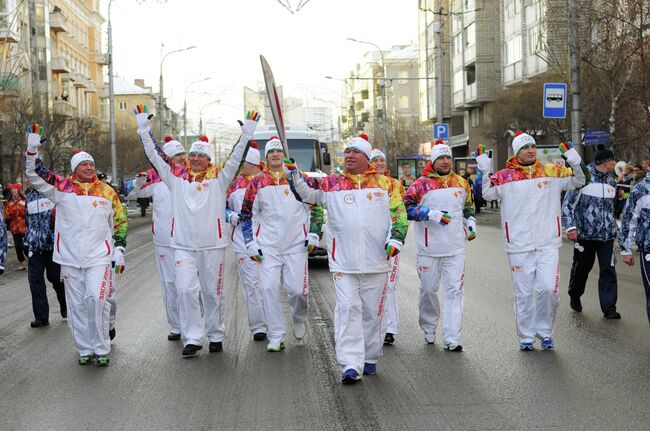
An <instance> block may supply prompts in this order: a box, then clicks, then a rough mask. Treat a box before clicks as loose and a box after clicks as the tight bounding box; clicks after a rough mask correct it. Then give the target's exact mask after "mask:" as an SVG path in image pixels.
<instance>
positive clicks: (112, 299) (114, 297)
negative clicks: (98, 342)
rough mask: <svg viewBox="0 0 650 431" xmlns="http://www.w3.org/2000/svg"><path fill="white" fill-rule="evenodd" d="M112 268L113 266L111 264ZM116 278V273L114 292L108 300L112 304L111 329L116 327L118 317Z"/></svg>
mask: <svg viewBox="0 0 650 431" xmlns="http://www.w3.org/2000/svg"><path fill="white" fill-rule="evenodd" d="M111 268H112V266H111ZM116 278H117V277H115V275H113V294H112V295H111V296H110V298H108V299H107V300H106V301H107V302H108V303H109V305H110V306H111V312H110V315H109V319H108V321H109V329H114V328H115V320H116V318H117V289H116V287H117V286H116V283H115V282H116Z"/></svg>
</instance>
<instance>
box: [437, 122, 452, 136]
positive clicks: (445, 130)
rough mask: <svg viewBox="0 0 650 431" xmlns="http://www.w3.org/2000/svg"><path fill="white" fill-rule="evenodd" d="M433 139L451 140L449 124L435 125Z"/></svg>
mask: <svg viewBox="0 0 650 431" xmlns="http://www.w3.org/2000/svg"><path fill="white" fill-rule="evenodd" d="M433 137H434V138H436V139H449V124H447V123H436V124H434V125H433Z"/></svg>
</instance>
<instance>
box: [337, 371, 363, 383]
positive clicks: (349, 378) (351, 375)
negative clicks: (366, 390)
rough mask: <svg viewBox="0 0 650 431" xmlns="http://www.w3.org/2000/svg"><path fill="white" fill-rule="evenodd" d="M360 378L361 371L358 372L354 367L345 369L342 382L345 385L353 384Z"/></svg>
mask: <svg viewBox="0 0 650 431" xmlns="http://www.w3.org/2000/svg"><path fill="white" fill-rule="evenodd" d="M359 380H361V376H360V375H359V373H357V371H356V370H354V369H352V368H350V369H347V370H345V372H344V373H343V376H342V377H341V383H343V384H344V385H353V384H355V383H356V382H358V381H359Z"/></svg>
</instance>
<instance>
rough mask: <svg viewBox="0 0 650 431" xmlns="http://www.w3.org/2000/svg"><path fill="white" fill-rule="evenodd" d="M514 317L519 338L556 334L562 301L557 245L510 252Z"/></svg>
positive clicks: (530, 339)
mask: <svg viewBox="0 0 650 431" xmlns="http://www.w3.org/2000/svg"><path fill="white" fill-rule="evenodd" d="M508 260H509V262H510V271H511V274H512V287H513V289H514V292H515V317H516V321H517V335H518V336H519V341H520V342H533V341H535V337H536V336H539V337H550V336H551V335H552V334H553V323H554V321H555V312H556V310H557V306H558V303H559V299H560V295H559V285H560V267H559V252H558V249H557V248H552V249H547V250H536V251H530V252H524V253H508Z"/></svg>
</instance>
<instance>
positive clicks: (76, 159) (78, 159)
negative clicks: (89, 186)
mask: <svg viewBox="0 0 650 431" xmlns="http://www.w3.org/2000/svg"><path fill="white" fill-rule="evenodd" d="M83 162H93V164H94V163H95V159H93V156H91V155H90V154H88V153H87V152H85V151H81V150H77V151H76V152H75V153H74V156H72V159H70V168H71V169H72V172H74V170H75V169H77V166H79V164H80V163H83Z"/></svg>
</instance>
